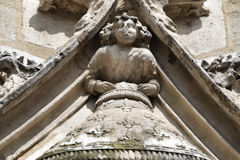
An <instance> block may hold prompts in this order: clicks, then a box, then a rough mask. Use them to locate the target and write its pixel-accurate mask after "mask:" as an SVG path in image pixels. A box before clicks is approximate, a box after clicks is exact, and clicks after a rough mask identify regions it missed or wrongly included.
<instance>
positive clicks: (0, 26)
mask: <svg viewBox="0 0 240 160" xmlns="http://www.w3.org/2000/svg"><path fill="white" fill-rule="evenodd" d="M14 7H15V1H11V0H1V2H0V22H1V23H0V40H15V38H16V9H15V8H14Z"/></svg>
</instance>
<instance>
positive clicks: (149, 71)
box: [138, 50, 160, 97]
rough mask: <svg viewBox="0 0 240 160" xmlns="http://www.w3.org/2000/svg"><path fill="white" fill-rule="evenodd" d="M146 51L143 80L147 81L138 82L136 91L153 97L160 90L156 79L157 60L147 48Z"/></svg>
mask: <svg viewBox="0 0 240 160" xmlns="http://www.w3.org/2000/svg"><path fill="white" fill-rule="evenodd" d="M145 51H146V50H145ZM146 52H147V53H146V57H145V59H146V60H145V61H144V74H145V78H146V79H145V80H144V81H146V82H147V83H141V84H139V85H138V91H140V92H142V93H144V94H145V95H147V96H151V97H155V96H157V95H158V93H159V92H160V84H159V82H158V80H157V77H158V76H157V75H158V74H157V73H158V72H157V62H156V60H155V58H154V56H153V55H152V53H151V52H150V51H149V50H147V51H146Z"/></svg>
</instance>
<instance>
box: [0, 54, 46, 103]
mask: <svg viewBox="0 0 240 160" xmlns="http://www.w3.org/2000/svg"><path fill="white" fill-rule="evenodd" d="M41 67H42V66H41V65H39V64H37V63H35V62H34V61H32V60H29V59H27V58H25V57H23V56H18V55H17V54H16V53H9V52H7V51H5V52H4V53H2V52H0V98H3V97H5V96H6V94H7V93H10V92H11V91H12V90H14V89H16V88H17V87H19V86H20V85H21V84H22V83H23V82H25V81H26V80H27V79H28V78H30V77H31V76H33V75H34V74H35V73H36V72H37V71H39V70H40V69H41Z"/></svg>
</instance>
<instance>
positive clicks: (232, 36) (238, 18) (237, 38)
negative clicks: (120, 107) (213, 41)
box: [226, 1, 240, 44]
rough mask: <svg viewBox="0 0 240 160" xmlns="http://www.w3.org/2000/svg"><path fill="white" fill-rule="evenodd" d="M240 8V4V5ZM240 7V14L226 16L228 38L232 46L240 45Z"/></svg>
mask: <svg viewBox="0 0 240 160" xmlns="http://www.w3.org/2000/svg"><path fill="white" fill-rule="evenodd" d="M239 2H240V1H239ZM239 6H240V3H239ZM239 22H240V7H239V13H231V14H227V15H226V23H227V28H228V38H229V40H230V43H231V44H240V29H239V28H240V23H239Z"/></svg>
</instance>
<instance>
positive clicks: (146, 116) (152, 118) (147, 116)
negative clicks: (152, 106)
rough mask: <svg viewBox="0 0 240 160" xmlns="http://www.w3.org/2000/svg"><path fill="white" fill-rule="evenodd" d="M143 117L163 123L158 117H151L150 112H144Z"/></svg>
mask: <svg viewBox="0 0 240 160" xmlns="http://www.w3.org/2000/svg"><path fill="white" fill-rule="evenodd" d="M144 117H145V118H147V119H149V120H151V121H155V122H158V123H165V122H164V121H161V120H160V119H157V118H155V117H153V115H152V114H145V115H144Z"/></svg>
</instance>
